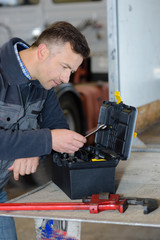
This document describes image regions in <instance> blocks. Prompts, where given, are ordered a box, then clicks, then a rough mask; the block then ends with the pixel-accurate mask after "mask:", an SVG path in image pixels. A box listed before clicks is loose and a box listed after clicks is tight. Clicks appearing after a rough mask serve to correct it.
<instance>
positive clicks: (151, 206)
mask: <svg viewBox="0 0 160 240" xmlns="http://www.w3.org/2000/svg"><path fill="white" fill-rule="evenodd" d="M120 199H121V200H123V199H126V201H127V204H128V205H142V206H144V211H143V213H144V214H148V213H150V212H153V211H154V210H156V209H157V208H158V207H159V204H158V200H156V199H153V198H136V197H134V198H133V197H132V198H131V197H124V198H120Z"/></svg>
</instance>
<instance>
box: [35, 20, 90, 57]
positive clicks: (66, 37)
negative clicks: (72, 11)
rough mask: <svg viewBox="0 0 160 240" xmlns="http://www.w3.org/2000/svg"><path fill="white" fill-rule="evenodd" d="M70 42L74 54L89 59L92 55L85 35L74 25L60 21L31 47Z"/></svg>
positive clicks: (45, 31) (47, 29)
mask: <svg viewBox="0 0 160 240" xmlns="http://www.w3.org/2000/svg"><path fill="white" fill-rule="evenodd" d="M53 42H55V43H58V42H60V43H67V42H69V43H70V44H71V46H72V49H73V51H74V52H76V53H78V54H81V55H82V57H83V58H87V57H88V56H89V54H90V48H89V46H88V43H87V41H86V38H85V37H84V35H83V34H82V33H81V32H80V31H79V30H78V29H77V28H75V27H74V26H73V25H72V24H70V23H68V22H65V21H59V22H55V23H53V24H52V25H50V26H49V27H48V28H46V29H45V30H44V31H43V32H42V33H41V34H40V36H39V37H38V38H37V40H36V41H35V42H34V43H33V44H32V46H31V47H38V46H39V45H40V44H41V43H46V44H52V43H53Z"/></svg>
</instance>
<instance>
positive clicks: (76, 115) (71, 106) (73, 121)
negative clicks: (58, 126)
mask: <svg viewBox="0 0 160 240" xmlns="http://www.w3.org/2000/svg"><path fill="white" fill-rule="evenodd" d="M59 102H60V105H61V108H62V110H63V113H64V116H65V118H66V120H67V122H68V124H69V127H70V129H71V130H73V131H76V132H78V133H82V132H83V124H82V116H81V113H80V110H79V106H78V103H77V99H76V97H75V96H74V95H73V94H72V93H65V94H63V95H62V96H61V97H60V98H59Z"/></svg>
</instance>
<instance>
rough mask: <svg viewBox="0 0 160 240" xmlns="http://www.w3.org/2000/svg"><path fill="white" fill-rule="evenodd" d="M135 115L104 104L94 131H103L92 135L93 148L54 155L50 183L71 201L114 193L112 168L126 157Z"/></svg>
mask: <svg viewBox="0 0 160 240" xmlns="http://www.w3.org/2000/svg"><path fill="white" fill-rule="evenodd" d="M136 115H137V111H136V108H134V107H132V106H128V105H125V104H123V103H122V102H121V103H119V104H117V103H115V102H109V101H104V102H103V104H102V106H101V108H100V113H99V119H98V125H97V127H99V126H100V125H101V124H105V125H106V126H107V127H106V128H105V129H104V130H100V131H99V132H97V133H96V136H95V145H94V146H87V147H83V148H82V149H80V150H79V151H77V152H76V153H75V154H74V155H73V156H71V155H68V154H65V153H64V154H61V153H54V154H53V176H52V181H53V182H54V183H55V184H56V185H57V186H59V187H60V188H61V189H62V190H63V191H64V192H65V193H66V194H67V195H68V196H69V197H70V198H71V199H81V198H83V197H86V196H90V195H92V194H97V193H101V192H109V193H114V192H115V168H116V166H117V164H118V162H119V160H126V159H128V158H129V156H130V152H131V144H132V139H133V134H134V128H135V123H136Z"/></svg>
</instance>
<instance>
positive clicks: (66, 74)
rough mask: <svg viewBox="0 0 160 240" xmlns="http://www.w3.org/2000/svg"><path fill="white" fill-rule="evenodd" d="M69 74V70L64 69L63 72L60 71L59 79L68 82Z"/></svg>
mask: <svg viewBox="0 0 160 240" xmlns="http://www.w3.org/2000/svg"><path fill="white" fill-rule="evenodd" d="M70 75H71V73H70V72H69V71H65V72H63V73H61V75H60V80H61V81H62V82H63V83H68V82H69V79H70Z"/></svg>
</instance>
